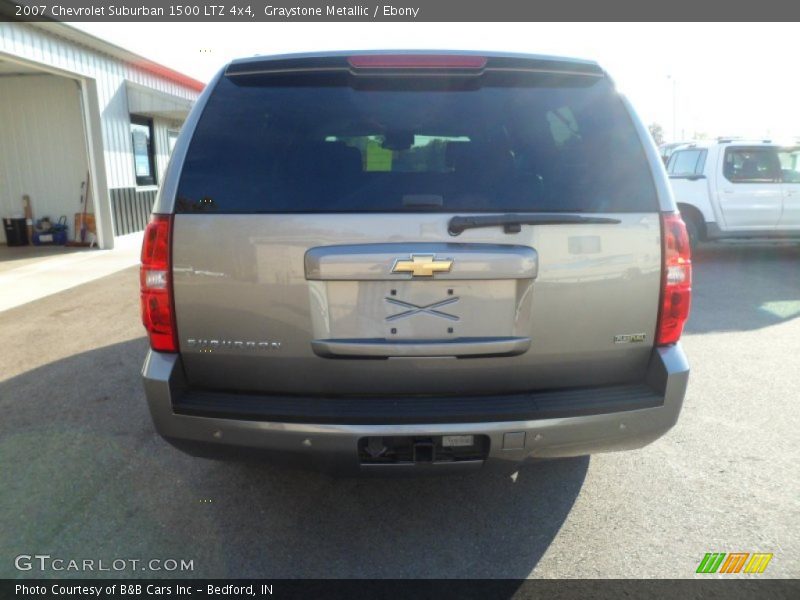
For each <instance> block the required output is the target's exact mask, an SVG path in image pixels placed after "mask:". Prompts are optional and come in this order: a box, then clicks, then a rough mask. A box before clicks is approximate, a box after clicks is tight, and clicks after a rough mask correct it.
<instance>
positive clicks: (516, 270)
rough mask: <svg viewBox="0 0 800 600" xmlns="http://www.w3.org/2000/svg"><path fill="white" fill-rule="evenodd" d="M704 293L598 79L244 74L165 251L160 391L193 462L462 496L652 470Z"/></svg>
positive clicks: (195, 168) (427, 63) (146, 275)
mask: <svg viewBox="0 0 800 600" xmlns="http://www.w3.org/2000/svg"><path fill="white" fill-rule="evenodd" d="M690 294H691V260H690V255H689V245H688V240H687V237H686V230H685V227H684V225H683V222H682V221H681V219H680V216H679V214H678V213H677V211H676V208H675V204H674V202H673V199H672V197H671V195H670V189H669V185H668V182H667V179H666V175H665V172H664V167H663V165H662V163H661V160H660V158H659V155H658V151H657V150H656V148H655V145H654V143H653V142H652V140H651V138H650V136H649V135H648V133H647V130H646V129H645V128H644V127H643V126H642V124H641V122H640V121H639V119H638V118H637V117H636V115H635V114H634V112H633V111H632V109H631V107H630V106H629V105H628V103H627V101H626V100H625V99H624V98H623V97H621V96H620V95H619V94H618V93H617V92H616V91H615V88H614V84H613V82H612V81H611V79H610V78H609V77H608V75H607V74H606V73H605V72H604V71H603V70H602V69H601V68H600V67H599V66H598V65H597V64H596V63H594V62H587V61H578V60H572V59H561V58H553V57H542V56H527V55H514V54H491V53H489V54H480V55H478V54H474V53H463V52H461V53H457V52H445V53H431V52H403V53H397V52H377V53H369V54H364V53H324V54H311V55H286V56H275V57H256V58H249V59H244V60H237V61H234V62H232V63H230V64H229V65H227V66H226V67H225V68H224V69H223V70H222V71H221V72H220V73H219V74H218V75H217V76H216V78H215V79H214V80H213V81H212V82H211V83H210V84H209V85H208V87H207V88H206V90H205V91H204V93H203V94H202V96H201V97H200V99H199V100H198V102H197V104H196V105H195V107H194V108H193V110H192V112H191V114H190V116H189V118H188V120H187V122H186V124H185V126H184V128H183V130H182V132H181V134H180V137H179V139H178V142H177V144H176V146H175V150H174V153H173V156H172V159H171V161H170V164H169V167H168V170H167V173H166V176H165V179H164V182H163V185H162V187H161V191H160V195H159V198H158V200H157V202H156V205H155V208H154V211H153V215H152V219H151V221H150V224H149V225H148V227H147V230H146V232H145V239H144V244H143V249H142V267H141V297H142V317H143V321H144V324H145V327H146V329H147V331H148V334H149V338H150V345H151V349H150V351H149V352H148V354H147V358H146V360H145V363H144V368H143V377H144V387H145V391H146V396H147V400H148V403H149V408H150V412H151V414H152V417H153V422H154V423H155V427H156V429H157V430H158V432H159V433H160V434H161V435H162V436H163V437H164V438H165V439H167V440H168V441H169V442H170V443H172V444H173V445H175V446H177V447H178V448H180V449H182V450H184V451H187V452H189V453H190V454H194V455H199V456H227V455H228V454H242V453H243V454H245V455H251V456H252V455H256V454H257V453H258V452H259V451H264V452H266V453H268V454H271V455H279V456H284V457H290V456H293V457H297V458H300V459H307V460H308V461H309V462H311V463H312V464H314V465H316V466H319V467H344V468H351V469H353V470H356V471H357V470H363V471H380V470H382V469H386V470H390V471H391V470H393V471H403V470H413V471H424V470H432V471H447V470H460V469H469V468H474V467H477V466H480V465H482V464H483V463H484V462H486V461H495V460H512V461H519V460H522V459H524V458H526V457H528V456H533V457H563V456H575V455H583V454H588V453H593V452H603V451H611V450H624V449H631V448H638V447H641V446H643V445H645V444H647V443H649V442H652V441H653V440H655V439H657V438H658V437H660V436H661V435H663V434H664V433H665V432H666V431H667V430H669V429H670V427H672V426H673V425H674V424H675V422H676V420H677V418H678V414H679V412H680V409H681V405H682V403H683V397H684V393H685V391H686V384H687V379H688V374H689V367H688V364H687V361H686V358H685V356H684V353H683V351H682V349H681V346H680V344H679V342H678V340H679V338H680V335H681V332H682V329H683V325H684V322H685V321H686V318H687V316H688V312H689V302H690Z"/></svg>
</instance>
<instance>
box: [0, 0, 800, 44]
mask: <svg viewBox="0 0 800 600" xmlns="http://www.w3.org/2000/svg"><path fill="white" fill-rule="evenodd" d="M9 20H11V21H64V22H69V21H74V22H75V21H89V22H103V21H109V22H111V21H115V22H159V21H160V22H210V23H226V22H227V23H232V22H244V23H255V22H270V23H281V22H313V21H317V22H343V21H351V22H352V21H360V22H505V21H512V22H519V21H523V22H524V21H527V22H540V21H598V22H609V21H625V22H632V21H704V22H718V21H726V22H737V21H740V22H741V21H756V22H768V21H797V20H800V3H798V2H791V1H787V0H760V1H759V2H758V3H745V2H730V1H728V0H705V1H704V2H697V1H696V0H669V2H643V1H642V0H561V1H559V2H552V1H544V0H527V1H526V0H491V1H489V0H384V1H382V2H378V1H377V0H166V1H165V0H0V21H9ZM476 41H479V40H476ZM713 42H714V40H709V43H713ZM653 43H658V44H671V43H680V39H679V37H676V38H674V39H666V40H654V42H653Z"/></svg>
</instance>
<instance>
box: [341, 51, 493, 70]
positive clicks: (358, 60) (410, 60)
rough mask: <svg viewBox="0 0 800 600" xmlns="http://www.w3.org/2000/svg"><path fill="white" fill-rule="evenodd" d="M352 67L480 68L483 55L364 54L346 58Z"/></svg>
mask: <svg viewBox="0 0 800 600" xmlns="http://www.w3.org/2000/svg"><path fill="white" fill-rule="evenodd" d="M348 62H349V63H350V66H351V67H353V68H354V69H482V68H483V67H485V66H486V57H485V56H471V55H459V54H452V55H448V54H364V55H360V56H351V57H350V58H349V59H348Z"/></svg>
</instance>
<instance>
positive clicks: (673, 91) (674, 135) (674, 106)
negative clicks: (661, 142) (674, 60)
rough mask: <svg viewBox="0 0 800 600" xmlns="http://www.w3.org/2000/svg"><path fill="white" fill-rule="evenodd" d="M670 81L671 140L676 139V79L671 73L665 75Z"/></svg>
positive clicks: (675, 140) (674, 140)
mask: <svg viewBox="0 0 800 600" xmlns="http://www.w3.org/2000/svg"><path fill="white" fill-rule="evenodd" d="M667 79H669V80H670V81H672V141H673V142H677V141H678V80H677V79H675V78H674V77H673V76H672V75H667Z"/></svg>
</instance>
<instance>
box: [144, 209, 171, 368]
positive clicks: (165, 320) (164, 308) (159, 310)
mask: <svg viewBox="0 0 800 600" xmlns="http://www.w3.org/2000/svg"><path fill="white" fill-rule="evenodd" d="M171 233H172V216H171V215H153V216H152V217H151V218H150V222H149V223H148V224H147V228H146V229H145V230H144V241H143V243H142V265H141V268H140V270H139V285H140V290H141V300H142V323H143V324H144V327H145V329H146V330H147V333H148V335H149V337H150V347H151V348H152V349H153V350H157V351H159V352H177V351H178V339H177V334H176V327H175V310H174V306H173V298H172V274H171V261H172V257H171V244H170V236H171Z"/></svg>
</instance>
